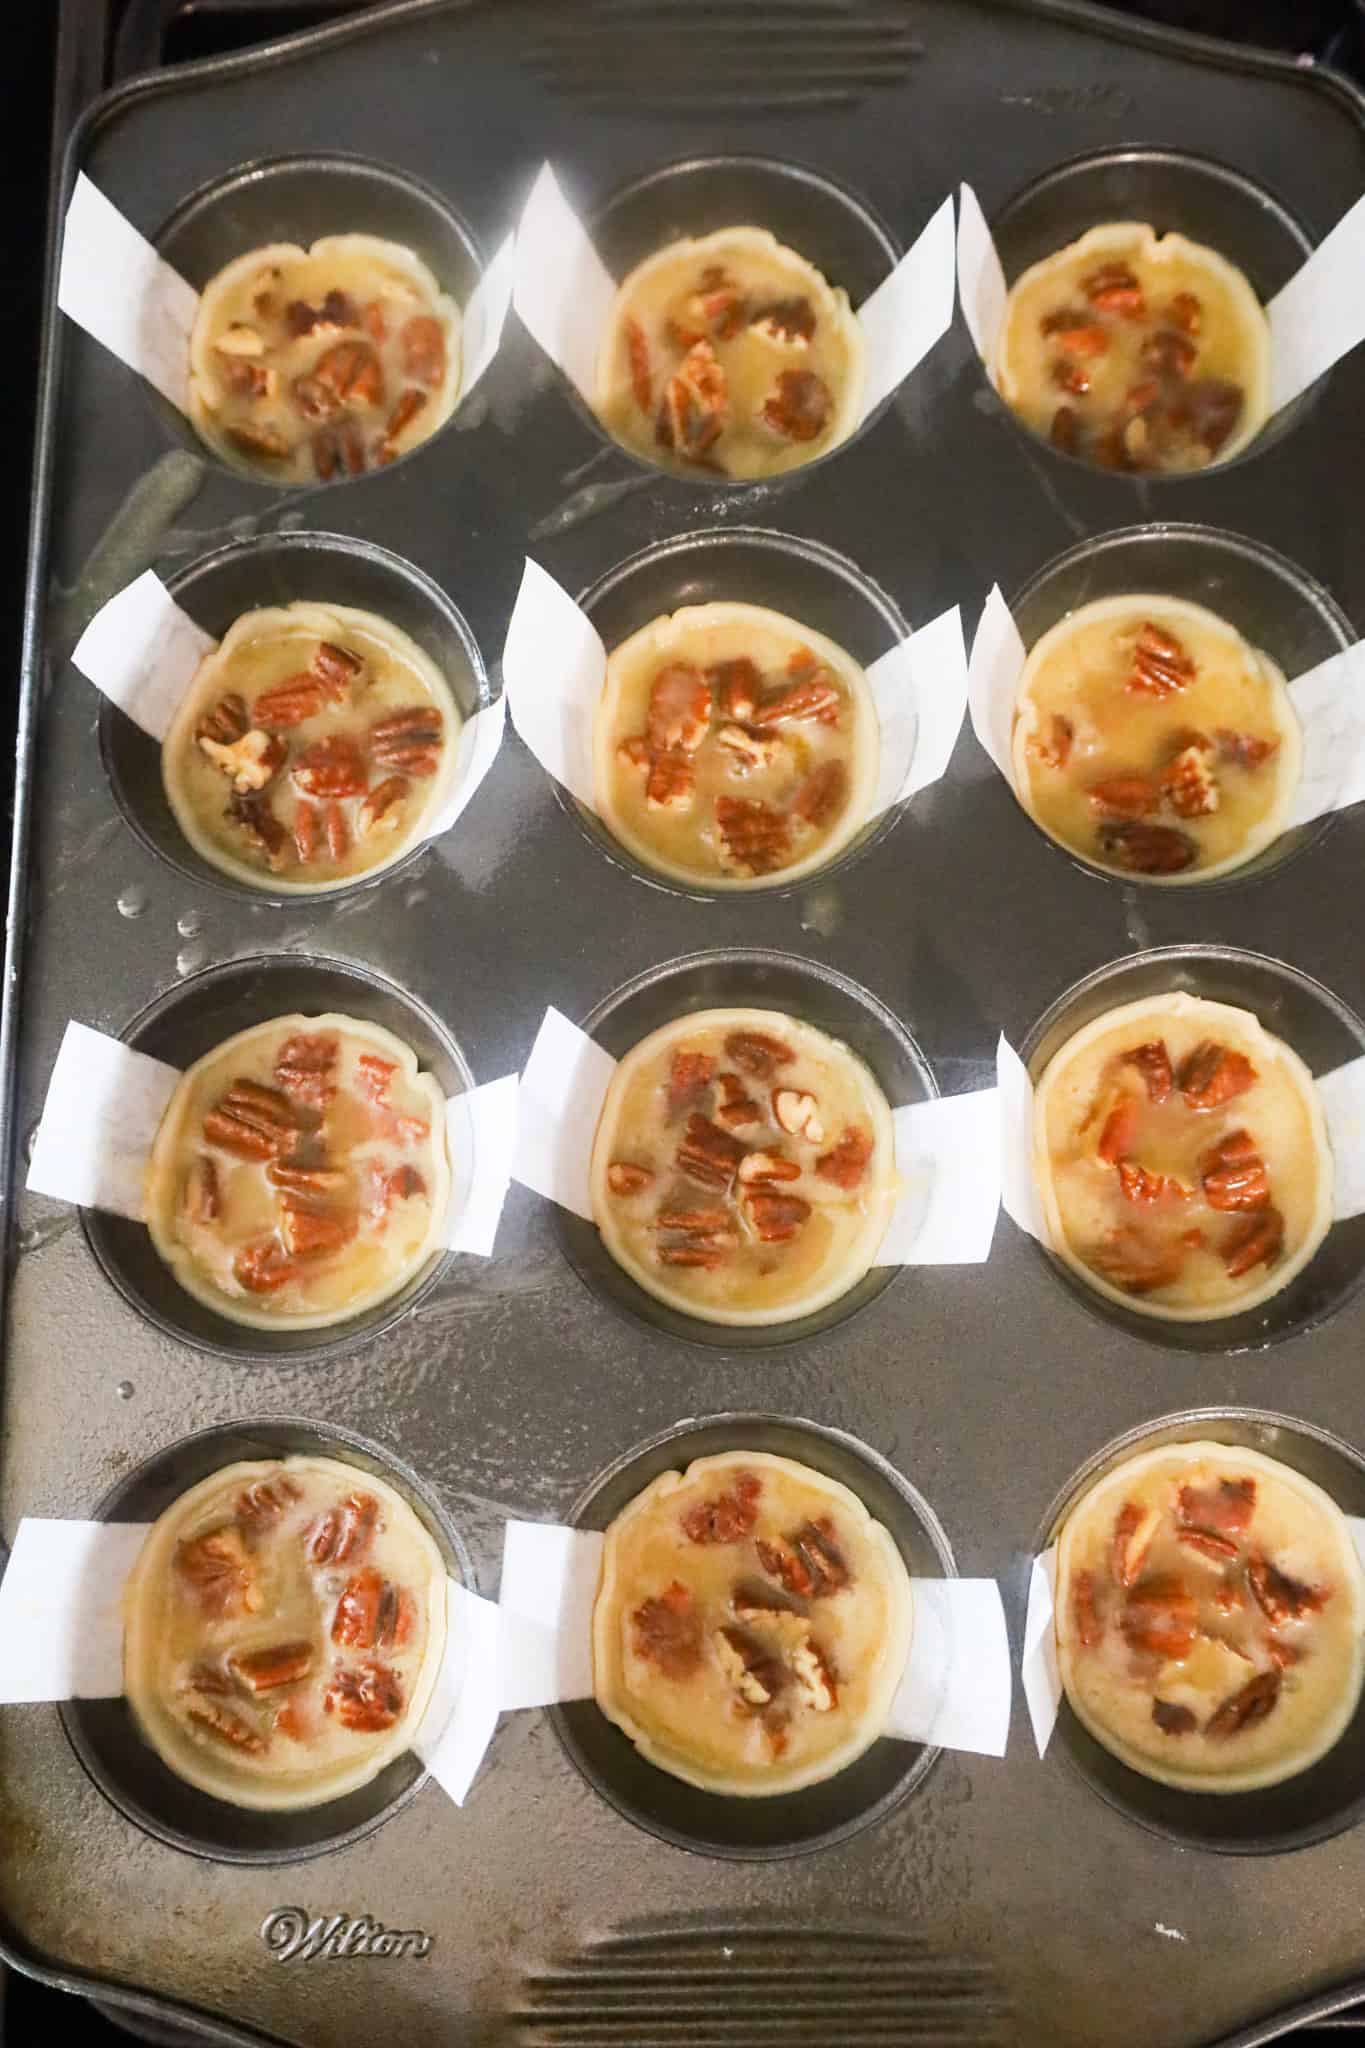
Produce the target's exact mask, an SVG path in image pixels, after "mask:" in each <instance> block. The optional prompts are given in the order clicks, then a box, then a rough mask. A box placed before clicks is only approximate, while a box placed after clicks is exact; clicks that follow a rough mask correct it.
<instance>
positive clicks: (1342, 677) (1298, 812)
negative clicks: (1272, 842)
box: [1285, 640, 1365, 829]
mask: <svg viewBox="0 0 1365 2048" xmlns="http://www.w3.org/2000/svg"><path fill="white" fill-rule="evenodd" d="M1289 701H1290V703H1291V704H1292V705H1293V707H1294V711H1295V715H1296V716H1297V718H1298V721H1299V724H1300V726H1301V727H1302V728H1303V767H1302V771H1301V773H1300V776H1299V786H1298V788H1297V789H1296V790H1295V791H1294V797H1293V801H1292V803H1291V805H1290V808H1289V816H1288V818H1287V819H1286V821H1285V822H1286V829H1290V828H1292V827H1293V826H1295V825H1306V824H1307V823H1308V822H1309V820H1310V819H1312V818H1321V817H1323V816H1324V815H1325V814H1326V813H1327V812H1328V811H1344V810H1346V809H1347V808H1348V807H1349V806H1350V805H1351V804H1358V803H1360V802H1361V800H1362V799H1363V798H1365V642H1362V641H1359V640H1357V641H1356V642H1355V644H1354V646H1351V647H1347V648H1344V649H1343V650H1342V652H1341V653H1340V654H1334V655H1332V656H1331V657H1330V659H1328V660H1327V661H1323V662H1319V664H1318V666H1317V667H1316V668H1310V669H1308V670H1307V671H1306V673H1305V674H1303V675H1301V676H1295V677H1294V678H1293V680H1292V681H1291V682H1290V685H1289Z"/></svg>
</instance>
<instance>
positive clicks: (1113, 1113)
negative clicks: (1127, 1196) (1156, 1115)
mask: <svg viewBox="0 0 1365 2048" xmlns="http://www.w3.org/2000/svg"><path fill="white" fill-rule="evenodd" d="M1141 1122H1142V1106H1141V1104H1140V1103H1139V1101H1138V1099H1137V1097H1136V1096H1135V1095H1121V1096H1120V1097H1119V1099H1118V1101H1117V1102H1116V1103H1115V1104H1114V1107H1113V1108H1112V1109H1111V1110H1110V1112H1109V1114H1108V1116H1107V1117H1106V1118H1105V1120H1104V1127H1103V1129H1102V1130H1101V1132H1100V1141H1099V1144H1098V1145H1097V1146H1096V1147H1095V1156H1096V1158H1097V1159H1102V1160H1103V1161H1104V1164H1105V1165H1106V1166H1117V1165H1118V1163H1119V1161H1120V1159H1127V1158H1128V1157H1129V1156H1130V1155H1131V1153H1132V1150H1133V1147H1134V1145H1135V1144H1136V1143H1137V1135H1138V1128H1139V1126H1140V1124H1141Z"/></svg>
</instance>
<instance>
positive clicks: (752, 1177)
mask: <svg viewBox="0 0 1365 2048" xmlns="http://www.w3.org/2000/svg"><path fill="white" fill-rule="evenodd" d="M800 1178H801V1169H800V1167H799V1166H798V1165H797V1163H796V1161H795V1160H794V1159H784V1158H783V1157H782V1155H781V1153H780V1152H746V1153H745V1155H744V1157H743V1159H741V1160H740V1162H739V1184H740V1186H741V1187H742V1188H762V1187H773V1186H775V1185H776V1184H777V1183H778V1182H779V1181H785V1180H800Z"/></svg>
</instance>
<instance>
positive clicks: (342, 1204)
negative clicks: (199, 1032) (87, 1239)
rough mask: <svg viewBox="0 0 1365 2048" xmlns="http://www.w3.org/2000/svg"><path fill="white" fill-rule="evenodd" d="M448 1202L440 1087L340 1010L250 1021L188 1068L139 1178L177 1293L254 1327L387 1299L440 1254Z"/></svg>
mask: <svg viewBox="0 0 1365 2048" xmlns="http://www.w3.org/2000/svg"><path fill="white" fill-rule="evenodd" d="M329 1047H335V1056H334V1058H333V1060H332V1064H331V1065H330V1067H329V1066H328V1064H327V1061H328V1050H327V1049H328V1048H329ZM242 1084H245V1092H243V1089H242ZM206 1118H207V1119H208V1120H209V1121H208V1123H207V1124H206V1122H205V1119H206ZM315 1169H317V1170H320V1178H319V1177H315ZM449 1198H450V1166H449V1161H448V1159H447V1154H446V1105H445V1099H444V1097H443V1096H442V1094H441V1090H440V1086H439V1084H438V1083H437V1081H436V1080H435V1078H434V1077H433V1076H432V1075H430V1074H424V1073H421V1072H419V1070H418V1066H417V1056H416V1054H415V1053H414V1052H413V1051H412V1050H411V1049H410V1047H408V1046H406V1045H404V1044H403V1042H402V1040H401V1039H398V1038H395V1037H394V1035H393V1033H392V1032H391V1031H386V1030H384V1029H383V1027H382V1026H381V1025H378V1024H370V1023H367V1022H363V1021H362V1020H361V1019H359V1018H357V1017H342V1016H337V1015H327V1016H323V1017H304V1016H297V1015H296V1016H290V1017H277V1018H273V1019H272V1020H271V1021H270V1022H269V1023H266V1024H254V1025H252V1026H251V1028H250V1029H249V1030H247V1031H239V1032H238V1033H237V1034H236V1036H235V1037H233V1038H229V1039H226V1040H224V1042H223V1044H222V1045H219V1046H215V1047H214V1049H213V1051H212V1052H209V1053H206V1054H205V1055H204V1057H203V1058H202V1059H199V1060H196V1061H195V1063H194V1065H193V1066H192V1067H190V1068H188V1069H187V1070H186V1072H185V1073H184V1074H183V1075H182V1076H181V1078H180V1082H179V1085H178V1086H177V1088H176V1091H175V1093H174V1095H173V1096H172V1097H171V1099H170V1102H169V1104H168V1105H167V1108H166V1113H165V1115H164V1116H163V1118H162V1120H161V1125H160V1128H159V1130H158V1131H157V1134H156V1140H155V1143H154V1144H153V1146H152V1153H151V1159H150V1162H149V1164H148V1168H147V1228H148V1230H149V1231H150V1232H151V1238H152V1243H153V1244H154V1245H155V1247H156V1249H157V1251H158V1252H159V1253H160V1255H161V1257H162V1258H163V1259H164V1260H165V1262H166V1264H167V1265H168V1266H169V1267H170V1269H171V1271H172V1273H173V1274H174V1275H175V1277H176V1279H177V1280H178V1281H179V1283H180V1285H181V1286H182V1287H183V1288H185V1289H186V1291H187V1292H188V1293H190V1294H192V1295H193V1296H194V1298H195V1300H196V1301H201V1302H203V1303H204V1304H205V1306H206V1307H208V1308H211V1309H214V1310H215V1311H216V1312H217V1313H218V1314H219V1315H222V1316H226V1317H228V1319H229V1320H230V1321H232V1322H235V1323H245V1324H248V1325H249V1326H250V1327H252V1328H253V1329H261V1330H264V1329H271V1328H275V1327H277V1326H279V1325H280V1324H286V1325H287V1326H289V1327H290V1328H292V1329H320V1328H322V1327H323V1326H325V1325H327V1324H330V1323H339V1322H344V1321H346V1320H347V1319H348V1318H349V1317H351V1316H356V1315H359V1314H361V1313H362V1311H364V1310H365V1309H369V1308H373V1307H374V1306H375V1305H376V1303H378V1302H381V1301H385V1300H387V1299H388V1297H389V1296H390V1295H391V1294H395V1293H397V1291H398V1290H399V1288H400V1287H402V1286H404V1285H405V1284H406V1282H407V1281H408V1280H409V1279H411V1278H412V1276H413V1275H414V1274H416V1273H419V1272H420V1271H421V1270H422V1268H423V1267H424V1266H425V1265H426V1263H427V1261H428V1259H430V1258H431V1257H432V1255H433V1254H434V1253H435V1252H436V1251H438V1250H439V1249H440V1245H441V1232H442V1228H443V1225H444V1223H445V1214H446V1208H447V1205H448V1202H449ZM243 1273H245V1274H246V1276H247V1277H246V1280H245V1281H244V1280H243V1277H242V1276H243Z"/></svg>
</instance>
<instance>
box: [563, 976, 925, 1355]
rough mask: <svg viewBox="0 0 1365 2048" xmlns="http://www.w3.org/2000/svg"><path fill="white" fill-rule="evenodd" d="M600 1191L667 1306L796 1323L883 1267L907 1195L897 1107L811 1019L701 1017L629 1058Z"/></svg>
mask: <svg viewBox="0 0 1365 2048" xmlns="http://www.w3.org/2000/svg"><path fill="white" fill-rule="evenodd" d="M773 1047H775V1048H776V1051H777V1053H778V1054H783V1055H789V1057H783V1058H780V1059H779V1058H775V1057H774V1056H773V1054H772V1052H771V1051H770V1050H769V1048H773ZM698 1061H700V1063H701V1066H700V1068H698V1065H697V1062H698ZM708 1073H709V1078H707V1077H706V1075H707V1074H708ZM689 1077H692V1078H690V1079H689ZM784 1117H785V1119H786V1121H785V1123H784V1122H783V1121H782V1120H781V1119H782V1118H784ZM680 1155H682V1156H685V1157H686V1158H687V1160H688V1162H689V1167H688V1168H684V1167H683V1165H682V1164H681V1163H680ZM613 1169H615V1170H613ZM689 1169H690V1170H689ZM774 1169H776V1171H774ZM793 1169H795V1171H793ZM591 1188H592V1207H593V1220H594V1221H595V1223H596V1224H597V1227H598V1229H599V1230H600V1231H601V1233H602V1242H603V1243H604V1244H605V1246H606V1248H607V1250H608V1251H609V1252H610V1253H611V1256H612V1257H613V1258H614V1259H615V1261H616V1263H617V1264H618V1265H619V1266H621V1267H623V1268H624V1270H625V1271H626V1272H627V1273H629V1274H630V1276H631V1278H632V1279H633V1280H636V1281H638V1282H639V1284H640V1286H641V1287H643V1288H645V1289H646V1291H647V1292H648V1293H650V1294H652V1295H654V1296H656V1298H657V1299H658V1300H660V1301H663V1302H666V1303H667V1304H668V1306H669V1307H670V1308H676V1309H680V1310H681V1311H682V1312H683V1313H684V1314H685V1315H690V1316H697V1317H699V1318H700V1319H701V1320H702V1321H703V1322H709V1323H731V1324H736V1325H738V1324H768V1323H786V1322H791V1321H793V1320H794V1319H795V1318H797V1317H798V1316H806V1315H811V1314H813V1313H814V1312H815V1311H816V1310H817V1309H821V1308H824V1307H825V1306H826V1305H827V1304H828V1303H829V1302H832V1301H836V1300H838V1298H839V1296H840V1295H843V1294H846V1293H847V1292H848V1290H849V1289H850V1288H851V1287H853V1286H856V1284H857V1282H858V1281H859V1280H861V1278H862V1276H863V1274H864V1273H866V1271H867V1270H868V1268H869V1266H871V1265H872V1264H873V1263H874V1261H875V1259H876V1256H877V1251H878V1248H879V1247H880V1245H881V1241H882V1238H883V1237H884V1236H885V1234H886V1226H887V1223H888V1221H889V1220H890V1216H891V1211H892V1208H893V1207H894V1205H895V1201H896V1197H897V1194H898V1193H899V1182H898V1180H897V1178H896V1166H895V1139H894V1133H893V1128H892V1123H891V1111H890V1109H889V1108H888V1106H887V1102H886V1098H885V1096H884V1095H883V1094H882V1091H881V1089H880V1087H879V1086H878V1084H877V1082H876V1081H875V1079H874V1078H873V1076H872V1074H871V1072H870V1071H869V1069H868V1068H867V1067H866V1066H864V1064H863V1062H862V1061H861V1060H860V1059H859V1058H858V1056H857V1055H856V1054H855V1053H853V1052H851V1051H850V1050H849V1048H848V1047H847V1046H845V1045H841V1044H840V1043H839V1041H838V1040H837V1039H833V1038H829V1037H827V1036H826V1035H825V1033H824V1032H823V1031H817V1030H815V1029H814V1027H813V1026H812V1025H809V1024H802V1023H798V1022H797V1020H796V1019H795V1018H794V1017H789V1016H787V1015H786V1014H785V1013H784V1012H782V1011H780V1010H701V1011H698V1012H697V1014H696V1015H694V1016H690V1017H679V1018H677V1019H676V1020H675V1021H674V1022H673V1023H671V1024H666V1025H664V1026H663V1027H662V1029H661V1030H658V1031H654V1032H651V1033H650V1035H649V1037H648V1038H644V1039H641V1041H640V1043H639V1044H638V1045H637V1046H634V1047H632V1049H631V1051H630V1052H629V1053H628V1054H627V1055H626V1057H625V1058H624V1059H623V1060H622V1061H621V1062H620V1064H619V1065H618V1067H617V1069H616V1072H615V1074H614V1075H613V1076H612V1081H611V1086H610V1087H609V1088H608V1090H607V1096H606V1101H605V1103H604V1104H603V1108H602V1115H601V1118H600V1120H599V1123H598V1126H597V1135H596V1138H595V1140H594V1143H593V1152H592V1164H591ZM661 1218H662V1219H669V1220H667V1221H661V1220H660V1219H661Z"/></svg>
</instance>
